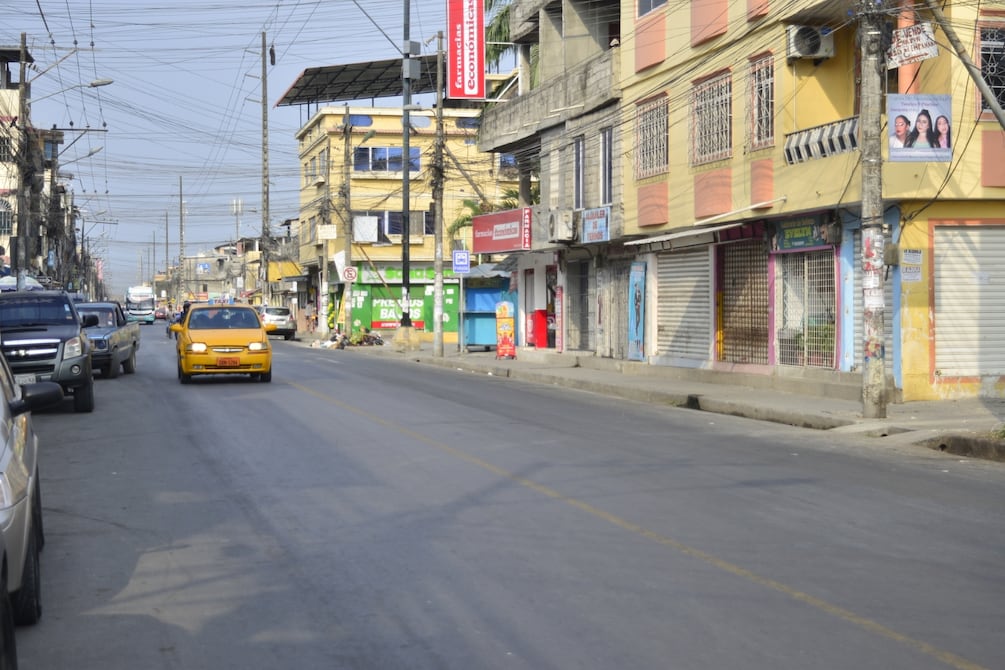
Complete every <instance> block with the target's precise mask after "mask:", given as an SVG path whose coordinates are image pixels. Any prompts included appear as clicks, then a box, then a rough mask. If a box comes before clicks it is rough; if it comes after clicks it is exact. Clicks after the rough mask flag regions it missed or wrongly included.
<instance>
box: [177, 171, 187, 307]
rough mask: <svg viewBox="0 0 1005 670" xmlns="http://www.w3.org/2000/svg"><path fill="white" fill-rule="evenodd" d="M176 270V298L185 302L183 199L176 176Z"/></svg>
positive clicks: (185, 273) (185, 269) (185, 274)
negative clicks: (177, 286)
mask: <svg viewBox="0 0 1005 670" xmlns="http://www.w3.org/2000/svg"><path fill="white" fill-rule="evenodd" d="M178 268H179V270H180V271H181V274H180V276H179V279H178V281H179V282H180V283H179V287H180V288H179V291H178V293H179V294H180V295H179V296H178V298H179V300H182V301H185V300H187V299H188V273H187V271H188V268H187V267H185V198H184V197H182V190H181V175H179V176H178Z"/></svg>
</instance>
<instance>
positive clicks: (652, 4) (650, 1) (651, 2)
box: [639, 0, 667, 16]
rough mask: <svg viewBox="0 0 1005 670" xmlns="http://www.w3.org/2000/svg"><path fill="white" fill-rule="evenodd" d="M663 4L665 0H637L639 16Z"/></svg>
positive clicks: (665, 2)
mask: <svg viewBox="0 0 1005 670" xmlns="http://www.w3.org/2000/svg"><path fill="white" fill-rule="evenodd" d="M665 4H667V0H639V16H644V15H646V14H648V13H649V12H651V11H653V10H654V9H656V8H657V7H662V6H663V5H665Z"/></svg>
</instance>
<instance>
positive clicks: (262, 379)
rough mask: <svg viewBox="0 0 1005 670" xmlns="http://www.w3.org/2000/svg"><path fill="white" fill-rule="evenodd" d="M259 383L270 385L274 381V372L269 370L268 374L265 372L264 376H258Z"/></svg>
mask: <svg viewBox="0 0 1005 670" xmlns="http://www.w3.org/2000/svg"><path fill="white" fill-rule="evenodd" d="M258 381H260V382H265V383H266V384H268V383H269V382H271V381H272V370H271V368H270V369H269V371H268V372H263V373H262V374H260V375H258Z"/></svg>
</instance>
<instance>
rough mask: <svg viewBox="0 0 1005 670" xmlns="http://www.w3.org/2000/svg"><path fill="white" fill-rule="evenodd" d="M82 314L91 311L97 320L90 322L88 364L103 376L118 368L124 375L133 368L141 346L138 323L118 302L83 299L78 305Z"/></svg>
mask: <svg viewBox="0 0 1005 670" xmlns="http://www.w3.org/2000/svg"><path fill="white" fill-rule="evenodd" d="M77 311H78V312H79V313H80V315H81V316H82V317H84V316H87V315H89V314H93V315H95V316H96V317H98V323H97V325H94V326H89V327H88V328H86V329H85V330H86V331H87V337H89V338H90V340H91V344H92V345H93V349H92V350H91V367H93V368H94V369H95V370H100V371H101V376H102V377H108V378H110V379H114V378H115V377H118V376H119V370H120V369H121V370H122V371H123V372H125V373H126V374H127V375H131V374H132V373H134V372H136V352H137V351H139V349H140V324H139V322H137V321H136V320H135V319H130V318H128V317H127V316H126V313H125V312H123V311H122V306H121V305H119V303H117V302H82V303H79V304H78V305H77Z"/></svg>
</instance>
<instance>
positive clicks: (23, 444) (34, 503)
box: [0, 357, 63, 625]
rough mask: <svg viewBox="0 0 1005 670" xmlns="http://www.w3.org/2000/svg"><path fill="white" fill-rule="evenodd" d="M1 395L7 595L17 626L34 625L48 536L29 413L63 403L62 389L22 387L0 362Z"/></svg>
mask: <svg viewBox="0 0 1005 670" xmlns="http://www.w3.org/2000/svg"><path fill="white" fill-rule="evenodd" d="M0 393H2V394H3V402H0V533H2V535H3V540H4V544H5V545H6V549H7V591H8V593H9V594H10V601H11V605H12V606H13V614H14V622H15V623H17V624H19V625H20V624H33V623H36V622H38V620H39V619H40V618H41V616H42V589H41V586H42V578H41V573H40V571H39V560H38V554H39V552H40V551H42V545H43V544H45V534H44V533H43V530H42V497H41V484H40V482H39V478H38V437H36V435H35V429H34V427H33V426H32V420H31V419H32V418H31V410H33V409H41V408H43V407H51V406H54V405H57V404H59V403H61V402H62V401H63V390H62V389H61V388H60V386H59V384H56V383H55V382H37V383H34V384H24V385H23V386H18V385H17V384H15V383H14V377H13V375H12V374H11V371H10V368H9V367H8V366H7V361H6V360H4V358H3V357H0Z"/></svg>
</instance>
